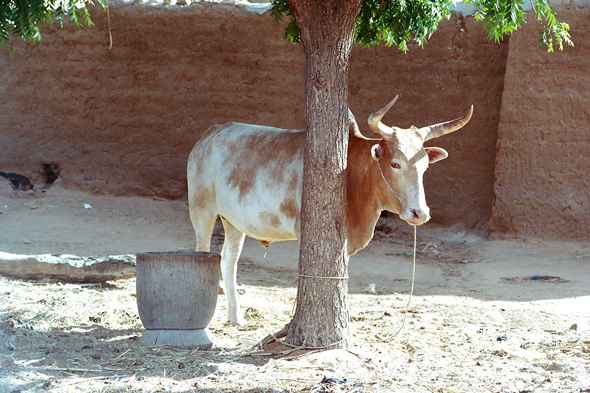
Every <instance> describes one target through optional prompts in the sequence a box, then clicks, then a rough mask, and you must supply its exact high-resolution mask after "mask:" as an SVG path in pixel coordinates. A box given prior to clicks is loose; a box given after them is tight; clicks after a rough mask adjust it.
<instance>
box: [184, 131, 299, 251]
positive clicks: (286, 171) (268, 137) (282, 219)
mask: <svg viewBox="0 0 590 393" xmlns="http://www.w3.org/2000/svg"><path fill="white" fill-rule="evenodd" d="M304 138H305V134H304V133H303V132H301V131H293V130H282V129H278V128H273V127H264V126H255V125H249V124H242V123H227V124H224V125H222V126H214V127H212V128H211V129H210V130H209V132H208V134H207V135H206V136H205V137H203V138H202V139H201V140H200V141H199V142H197V144H196V145H195V147H194V148H193V150H192V152H191V154H190V157H189V160H188V167H187V178H188V188H189V190H188V191H189V208H190V210H191V216H195V217H199V216H200V215H202V216H211V215H215V216H217V215H220V216H222V217H224V218H225V219H226V220H228V221H229V222H230V223H232V224H233V225H234V226H235V227H236V228H238V229H239V230H240V231H242V232H245V233H246V234H247V235H249V236H250V237H253V238H255V239H259V240H265V241H277V240H289V239H295V238H297V234H298V231H299V212H300V210H301V181H302V174H303V144H304Z"/></svg>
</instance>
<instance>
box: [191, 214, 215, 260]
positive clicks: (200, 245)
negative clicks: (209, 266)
mask: <svg viewBox="0 0 590 393" xmlns="http://www.w3.org/2000/svg"><path fill="white" fill-rule="evenodd" d="M189 212H190V217H191V223H192V224H193V229H194V230H195V240H196V241H197V247H196V248H195V250H196V251H203V252H211V236H213V229H214V228H215V221H216V220H217V214H214V213H211V212H208V211H206V210H197V209H195V208H193V207H192V206H189Z"/></svg>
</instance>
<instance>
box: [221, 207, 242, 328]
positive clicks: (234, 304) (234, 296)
mask: <svg viewBox="0 0 590 393" xmlns="http://www.w3.org/2000/svg"><path fill="white" fill-rule="evenodd" d="M221 222H222V223H223V228H224V230H225V241H224V242H223V248H222V249H221V275H222V277H223V283H224V285H225V294H226V296H227V311H228V313H229V321H230V322H231V323H232V324H233V325H243V324H244V323H245V320H244V317H243V316H242V314H241V312H240V307H239V305H238V291H237V288H236V276H237V273H238V259H239V257H240V254H241V253H242V247H243V246H244V239H245V238H246V234H244V232H242V231H240V230H239V229H237V228H236V227H234V226H233V225H232V224H231V223H230V222H229V221H227V220H226V219H224V218H221Z"/></svg>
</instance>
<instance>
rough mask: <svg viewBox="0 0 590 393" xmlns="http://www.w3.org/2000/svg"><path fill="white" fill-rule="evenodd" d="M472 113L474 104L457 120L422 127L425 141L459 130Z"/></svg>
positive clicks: (421, 131) (421, 130)
mask: <svg viewBox="0 0 590 393" xmlns="http://www.w3.org/2000/svg"><path fill="white" fill-rule="evenodd" d="M471 115H473V105H471V108H469V112H467V114H466V115H465V116H463V117H460V118H458V119H455V120H451V121H447V122H445V123H440V124H435V125H433V126H428V127H424V128H421V129H420V130H419V132H420V133H421V134H422V135H423V136H424V141H425V142H426V141H427V140H430V139H434V138H438V137H439V136H443V135H445V134H450V133H451V132H453V131H457V130H458V129H460V128H461V127H463V126H464V125H465V124H467V123H468V122H469V120H470V119H471Z"/></svg>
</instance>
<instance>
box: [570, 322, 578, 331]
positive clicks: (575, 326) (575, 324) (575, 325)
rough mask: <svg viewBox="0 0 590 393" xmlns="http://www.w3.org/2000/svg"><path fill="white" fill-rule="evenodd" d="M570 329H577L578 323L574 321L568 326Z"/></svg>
mask: <svg viewBox="0 0 590 393" xmlns="http://www.w3.org/2000/svg"><path fill="white" fill-rule="evenodd" d="M570 330H578V324H577V323H574V324H573V325H572V326H570Z"/></svg>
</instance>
